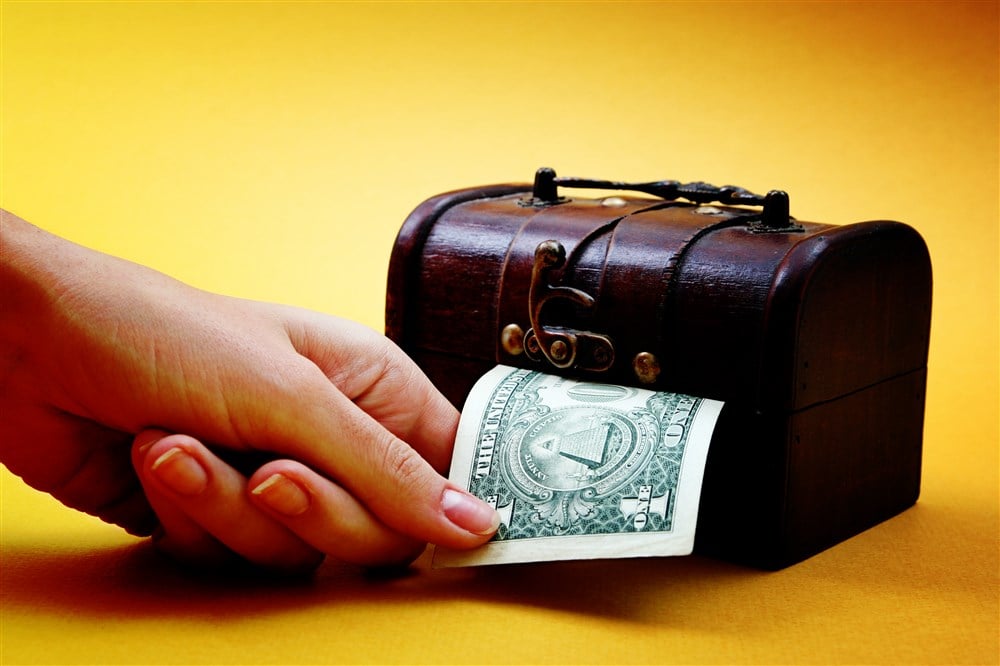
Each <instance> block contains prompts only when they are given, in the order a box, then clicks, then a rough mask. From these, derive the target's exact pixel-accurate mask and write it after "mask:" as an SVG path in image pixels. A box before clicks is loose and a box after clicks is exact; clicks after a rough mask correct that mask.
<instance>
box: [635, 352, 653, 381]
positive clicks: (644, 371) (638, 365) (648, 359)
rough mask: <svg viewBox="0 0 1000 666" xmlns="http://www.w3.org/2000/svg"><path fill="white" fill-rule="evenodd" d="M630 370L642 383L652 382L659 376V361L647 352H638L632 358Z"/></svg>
mask: <svg viewBox="0 0 1000 666" xmlns="http://www.w3.org/2000/svg"><path fill="white" fill-rule="evenodd" d="M632 370H633V371H635V376H636V379H638V380H639V381H640V382H642V383H643V384H652V383H654V382H656V379H657V377H659V376H660V361H659V360H657V358H656V356H654V355H653V354H651V353H649V352H639V353H638V354H636V355H635V358H634V359H632Z"/></svg>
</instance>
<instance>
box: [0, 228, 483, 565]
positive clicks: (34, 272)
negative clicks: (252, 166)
mask: <svg viewBox="0 0 1000 666" xmlns="http://www.w3.org/2000/svg"><path fill="white" fill-rule="evenodd" d="M0 233H2V236H0V240H2V245H0V249H2V262H0V284H2V286H3V288H2V289H0V462H2V463H3V464H4V465H5V466H6V467H7V468H8V469H9V470H10V471H12V472H13V473H14V474H17V475H18V476H20V477H21V478H22V479H24V480H25V482H27V483H28V484H29V485H31V486H32V487H34V488H36V489H38V490H41V491H44V492H47V493H50V494H52V495H53V496H55V497H56V498H57V499H59V500H60V501H62V502H63V503H64V504H66V505H67V506H70V507H73V508H75V509H79V510H81V511H85V512H87V513H90V514H93V515H96V516H98V517H100V518H102V519H104V520H106V521H108V522H111V523H115V524H117V525H121V526H122V527H124V528H125V529H127V530H129V531H130V532H132V533H135V534H140V535H146V534H153V535H154V541H155V542H156V543H157V545H158V546H159V547H160V548H161V549H162V550H164V551H165V552H167V553H169V554H171V555H173V556H174V557H176V558H178V559H181V560H184V561H187V562H192V563H195V564H201V565H210V564H214V563H218V562H220V561H226V560H227V559H231V558H232V557H233V555H234V554H235V555H236V556H238V557H241V558H243V559H246V560H248V561H250V562H252V563H254V564H258V565H262V566H265V567H269V568H274V569H278V570H291V571H301V570H309V569H311V568H313V567H315V566H317V565H318V564H319V563H320V562H321V561H322V560H323V559H324V558H325V557H327V556H330V557H333V558H336V559H338V560H343V561H346V562H352V563H357V564H363V565H395V564H403V563H406V562H409V561H411V560H412V559H413V558H414V557H416V556H417V555H419V553H420V552H421V551H422V550H423V547H424V545H425V543H426V542H433V543H437V544H441V545H445V546H448V547H452V548H471V547H475V546H477V545H480V544H481V543H483V542H485V541H487V540H488V539H489V537H490V536H491V535H492V534H493V532H495V530H496V526H497V523H498V519H497V515H496V512H495V511H494V510H493V509H491V508H490V507H489V506H488V505H486V504H485V503H483V502H481V501H480V500H478V499H476V498H475V497H473V496H472V495H469V494H468V493H466V492H465V491H463V490H461V489H460V488H457V487H455V486H453V485H451V484H450V483H449V482H448V481H447V480H446V479H445V478H444V477H443V476H442V473H443V472H444V471H445V470H446V469H447V465H448V462H449V460H450V457H451V448H452V445H453V442H454V438H455V430H456V428H457V423H458V414H457V412H456V411H455V409H454V408H453V407H452V406H451V405H450V404H449V403H448V402H447V400H445V399H444V397H442V396H441V395H440V393H438V391H437V390H436V389H435V388H434V387H433V385H432V384H431V383H430V382H429V381H428V380H427V378H426V377H424V375H423V374H422V373H421V372H420V371H419V369H418V368H417V367H416V366H415V365H414V364H413V363H412V362H411V361H410V360H409V358H408V357H407V356H406V355H405V354H403V353H402V352H401V351H400V350H399V349H398V348H397V347H395V346H394V345H393V344H392V343H391V342H389V341H388V340H387V339H386V338H385V337H384V336H382V335H379V334H377V333H375V332H374V331H371V330H369V329H367V328H365V327H363V326H360V325H358V324H355V323H353V322H349V321H346V320H343V319H339V318H336V317H331V316H327V315H323V314H319V313H315V312H311V311H307V310H302V309H297V308H292V307H286V306H281V305H273V304H266V303H258V302H252V301H246V300H240V299H234V298H229V297H224V296H220V295H216V294H211V293H207V292H204V291H201V290H198V289H194V288H192V287H190V286H187V285H185V284H182V283H180V282H178V281H176V280H173V279H171V278H169V277H167V276H165V275H162V274H160V273H157V272H155V271H152V270H150V269H148V268H145V267H142V266H139V265H136V264H134V263H131V262H128V261H124V260H121V259H117V258H114V257H110V256H107V255H104V254H101V253H98V252H94V251H92V250H88V249H86V248H83V247H80V246H78V245H75V244H72V243H70V242H68V241H65V240H63V239H61V238H58V237H56V236H53V235H51V234H48V233H46V232H44V231H42V230H41V229H38V228H37V227H34V226H32V225H30V224H29V223H27V222H25V221H24V220H22V219H20V218H18V217H16V216H14V215H12V214H11V213H7V212H6V211H3V212H2V213H0Z"/></svg>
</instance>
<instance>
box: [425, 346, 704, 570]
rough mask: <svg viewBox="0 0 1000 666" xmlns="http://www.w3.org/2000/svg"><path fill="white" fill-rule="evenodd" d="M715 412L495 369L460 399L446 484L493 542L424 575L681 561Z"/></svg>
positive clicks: (437, 556)
mask: <svg viewBox="0 0 1000 666" xmlns="http://www.w3.org/2000/svg"><path fill="white" fill-rule="evenodd" d="M721 409H722V403H721V402H718V401H715V400H707V399H703V398H696V397H693V396H688V395H681V394H677V393H664V392H655V391H647V390H642V389H637V388H631V387H624V386H614V385H609V384H596V383H591V382H582V381H575V380H572V379H567V378H564V377H556V376H553V375H546V374H543V373H540V372H535V371H531V370H521V369H516V368H510V367H506V366H497V367H496V368H494V369H493V370H491V371H490V372H488V373H487V374H486V375H484V376H483V377H482V378H481V379H480V380H479V382H478V383H477V384H476V386H475V387H474V388H473V390H472V392H471V393H470V395H469V397H468V399H467V401H466V404H465V408H464V409H463V410H462V418H461V422H460V424H459V428H458V437H457V440H456V443H455V451H454V454H453V456H452V464H451V473H450V479H451V480H452V481H453V482H454V483H456V484H458V485H460V486H462V487H463V488H466V489H468V490H469V491H470V492H471V493H473V494H474V495H476V496H478V497H480V498H481V499H483V500H485V501H486V502H488V503H490V504H492V505H493V506H494V507H496V509H497V511H498V512H499V513H500V516H501V524H500V528H499V530H498V531H497V534H496V536H495V537H494V538H493V539H492V540H491V541H489V542H488V543H486V544H485V545H483V546H481V547H479V548H476V549H474V550H470V551H455V550H449V549H446V548H441V547H438V548H436V549H435V552H434V555H433V566H435V567H448V566H472V565H480V564H502V563H509V562H533V561H541V560H575V559H595V558H616V557H639V556H656V555H686V554H689V553H690V552H691V550H692V548H693V546H694V534H695V524H696V522H697V518H698V500H699V497H700V495H701V483H702V477H703V475H704V470H705V460H706V458H707V455H708V446H709V443H710V442H711V439H712V431H713V429H714V428H715V422H716V420H717V418H718V415H719V412H720V410H721Z"/></svg>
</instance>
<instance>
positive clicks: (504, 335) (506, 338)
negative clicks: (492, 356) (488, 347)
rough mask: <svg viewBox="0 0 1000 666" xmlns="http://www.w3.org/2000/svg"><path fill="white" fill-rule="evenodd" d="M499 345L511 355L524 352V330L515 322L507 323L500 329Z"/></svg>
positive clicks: (518, 354)
mask: <svg viewBox="0 0 1000 666" xmlns="http://www.w3.org/2000/svg"><path fill="white" fill-rule="evenodd" d="M500 345H501V346H502V347H503V350H504V351H505V352H507V353H508V354H510V355H511V356H520V355H521V354H523V353H524V331H523V330H521V327H520V326H518V325H517V324H507V325H506V326H504V327H503V330H502V331H500Z"/></svg>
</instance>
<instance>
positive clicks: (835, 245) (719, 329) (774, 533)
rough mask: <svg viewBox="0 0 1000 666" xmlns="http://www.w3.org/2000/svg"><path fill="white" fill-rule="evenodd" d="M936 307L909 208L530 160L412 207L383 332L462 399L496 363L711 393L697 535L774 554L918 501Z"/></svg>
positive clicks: (807, 551) (394, 264) (734, 552)
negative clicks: (524, 176) (861, 213)
mask: <svg viewBox="0 0 1000 666" xmlns="http://www.w3.org/2000/svg"><path fill="white" fill-rule="evenodd" d="M581 187H582V188H587V189H588V192H589V191H592V190H594V189H602V190H636V191H639V192H643V193H645V194H647V195H653V196H655V197H657V198H648V197H637V196H634V195H629V196H623V195H621V194H619V193H618V192H611V193H609V194H607V195H605V196H600V195H598V196H594V197H593V198H591V197H578V196H575V193H574V191H573V189H571V188H581ZM930 313H931V267H930V258H929V256H928V252H927V248H926V245H925V244H924V242H923V240H922V239H921V237H920V235H919V234H918V233H917V232H916V231H914V230H913V229H912V228H910V227H908V226H906V225H904V224H901V223H898V222H889V221H874V222H861V223H858V224H850V225H845V226H832V225H828V224H817V223H811V222H801V221H798V220H795V219H794V218H791V217H790V216H789V214H788V197H787V195H785V194H784V193H783V192H779V191H774V192H771V193H769V194H768V195H766V196H758V195H754V194H752V193H749V192H746V191H745V190H742V189H740V188H734V187H722V188H717V187H713V186H710V185H707V184H704V183H690V184H680V183H677V182H675V181H661V182H656V183H642V184H623V183H613V182H604V181H590V180H581V179H563V178H556V176H555V174H554V173H553V172H552V171H551V170H546V169H542V170H539V172H538V174H536V178H535V182H534V184H533V185H494V186H488V187H479V188H472V189H466V190H460V191H456V192H451V193H447V194H443V195H440V196H437V197H433V198H431V199H429V200H428V201H426V202H424V203H423V204H421V205H420V206H419V207H418V208H417V209H416V210H415V211H414V212H413V213H412V214H411V215H410V217H409V218H408V219H407V220H406V222H405V223H404V224H403V227H402V229H401V230H400V232H399V236H398V238H397V241H396V245H395V247H394V250H393V253H392V259H391V263H390V268H389V278H388V289H387V312H386V328H387V334H388V335H389V337H390V338H392V339H393V340H394V341H395V342H396V343H398V344H399V345H400V346H401V347H402V348H403V349H404V350H405V351H406V352H407V353H408V354H409V355H410V356H411V357H412V358H413V359H414V360H415V361H416V362H417V363H418V364H419V365H420V367H421V368H423V370H424V371H425V372H426V373H427V374H428V375H429V376H430V378H431V379H432V380H433V381H434V383H435V384H436V385H437V386H438V387H439V388H440V389H441V390H442V391H443V392H444V393H445V395H447V396H448V397H449V398H450V399H451V400H452V401H453V402H454V403H455V404H456V405H457V406H459V407H460V406H461V404H462V402H463V400H464V399H465V396H466V395H467V394H468V392H469V390H470V389H471V387H472V385H473V383H474V382H475V380H476V379H477V378H478V377H479V376H480V375H481V374H483V373H484V372H485V371H487V370H488V369H489V368H491V367H492V366H494V365H495V364H497V363H504V364H507V365H514V366H520V367H528V368H537V369H541V370H545V371H547V372H552V373H564V374H570V375H573V376H577V377H586V378H589V379H593V380H595V381H603V382H610V383H617V384H624V385H631V386H639V387H644V388H655V389H660V390H669V391H676V392H682V393H688V394H692V395H696V396H701V397H706V398H714V399H718V400H722V401H725V403H726V406H725V409H724V410H723V413H722V415H721V417H720V421H719V424H718V426H717V428H716V431H715V434H714V437H713V440H712V445H711V450H710V452H709V460H708V464H707V468H706V471H705V480H704V484H703V487H702V497H701V506H700V511H699V517H698V528H697V535H696V544H695V550H696V552H699V553H703V554H707V555H711V556H715V557H720V558H723V559H727V560H730V561H735V562H741V563H745V564H750V565H753V566H758V567H762V568H767V569H777V568H781V567H784V566H787V565H789V564H793V563H795V562H798V561H800V560H802V559H804V558H806V557H809V556H811V555H813V554H815V553H817V552H819V551H821V550H823V549H825V548H827V547H829V546H832V545H833V544H836V543H837V542H839V541H842V540H844V539H846V538H849V537H851V536H853V535H855V534H857V533H858V532H861V531H862V530H865V529H867V528H869V527H871V526H873V525H875V524H877V523H879V522H881V521H883V520H885V519H887V518H889V517H891V516H893V515H895V514H897V513H899V512H900V511H902V510H904V509H906V508H907V507H909V506H910V505H912V504H913V503H914V502H915V501H916V499H917V496H918V494H919V489H920V463H921V440H922V431H923V413H924V398H925V387H926V377H927V351H928V338H929V332H930Z"/></svg>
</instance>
